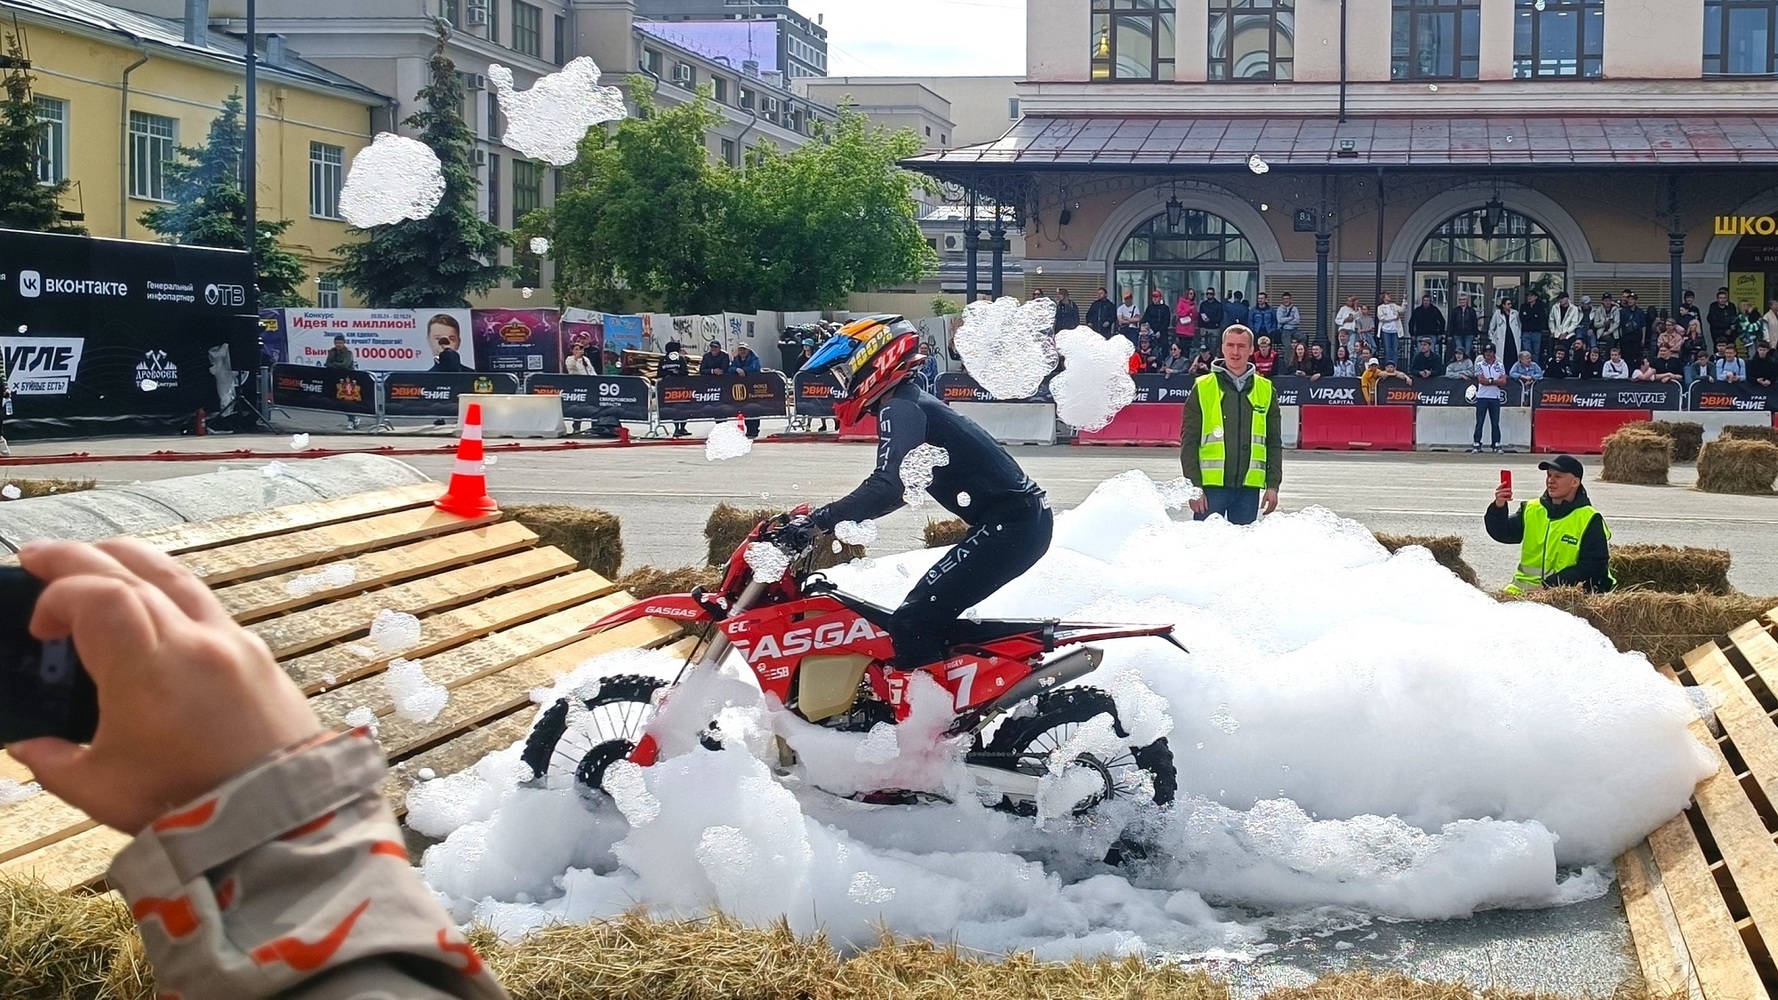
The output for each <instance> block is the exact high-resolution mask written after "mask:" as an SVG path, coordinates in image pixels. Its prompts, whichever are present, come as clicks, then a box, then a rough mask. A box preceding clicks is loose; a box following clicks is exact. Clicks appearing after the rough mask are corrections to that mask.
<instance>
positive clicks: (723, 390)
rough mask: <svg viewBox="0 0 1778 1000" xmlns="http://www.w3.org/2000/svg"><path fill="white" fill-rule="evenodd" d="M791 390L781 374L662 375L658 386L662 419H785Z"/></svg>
mask: <svg viewBox="0 0 1778 1000" xmlns="http://www.w3.org/2000/svg"><path fill="white" fill-rule="evenodd" d="M788 389H789V385H788V384H786V382H785V379H784V375H783V374H782V373H780V372H761V373H760V374H758V375H732V376H708V377H705V376H700V375H690V376H677V375H668V376H662V378H661V379H660V381H659V382H657V383H656V391H657V393H658V395H659V397H660V403H659V409H660V419H661V420H709V419H715V420H733V419H734V418H735V417H737V416H745V417H782V416H784V415H785V412H786V410H785V406H786V399H785V395H786V392H787V391H788Z"/></svg>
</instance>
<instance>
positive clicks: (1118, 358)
mask: <svg viewBox="0 0 1778 1000" xmlns="http://www.w3.org/2000/svg"><path fill="white" fill-rule="evenodd" d="M1056 349H1057V350H1058V351H1060V352H1061V354H1062V357H1063V359H1064V360H1066V362H1067V367H1065V368H1064V369H1063V370H1062V372H1061V374H1059V375H1057V376H1056V377H1055V378H1054V379H1052V380H1051V381H1050V395H1052V396H1054V397H1055V399H1056V416H1057V418H1059V419H1060V420H1061V421H1062V422H1063V423H1066V424H1068V425H1069V426H1072V427H1078V428H1080V429H1081V430H1083V431H1096V430H1103V429H1104V427H1105V425H1106V424H1109V423H1111V420H1112V418H1113V417H1115V416H1117V411H1119V410H1121V409H1123V408H1124V407H1126V406H1129V405H1130V404H1131V403H1134V402H1135V401H1136V380H1135V379H1133V378H1131V377H1130V357H1131V355H1133V354H1135V353H1136V348H1135V347H1134V346H1132V345H1131V344H1130V341H1129V338H1127V337H1101V336H1099V333H1098V331H1096V330H1093V329H1092V328H1091V327H1085V326H1078V327H1075V328H1074V329H1072V330H1063V331H1061V332H1059V333H1057V334H1056Z"/></svg>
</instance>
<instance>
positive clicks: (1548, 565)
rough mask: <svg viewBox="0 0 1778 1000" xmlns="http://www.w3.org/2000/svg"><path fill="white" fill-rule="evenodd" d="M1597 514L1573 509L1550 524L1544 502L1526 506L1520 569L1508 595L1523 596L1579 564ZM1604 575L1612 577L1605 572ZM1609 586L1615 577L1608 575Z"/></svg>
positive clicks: (1608, 528)
mask: <svg viewBox="0 0 1778 1000" xmlns="http://www.w3.org/2000/svg"><path fill="white" fill-rule="evenodd" d="M1598 516H1599V512H1598V511H1596V510H1594V509H1593V508H1592V507H1591V506H1590V505H1589V506H1583V507H1576V508H1574V509H1573V510H1571V511H1569V512H1568V513H1567V514H1566V515H1564V516H1562V517H1560V518H1557V519H1556V520H1554V521H1552V520H1550V512H1549V510H1548V509H1546V508H1545V507H1544V505H1543V498H1542V497H1539V498H1538V499H1536V500H1532V501H1531V502H1529V503H1527V504H1525V514H1524V520H1525V538H1524V540H1523V541H1521V542H1520V543H1519V569H1518V572H1516V573H1514V574H1513V582H1512V583H1510V584H1507V587H1506V592H1507V593H1509V594H1522V593H1524V592H1525V591H1527V590H1536V589H1538V588H1539V587H1542V586H1543V581H1544V578H1545V577H1548V576H1551V575H1552V574H1555V573H1560V572H1562V571H1563V570H1565V569H1569V568H1571V567H1573V566H1574V565H1576V564H1577V563H1579V562H1580V540H1581V539H1582V538H1583V537H1585V535H1586V533H1587V528H1588V526H1590V525H1591V524H1592V523H1593V518H1595V517H1598ZM1605 539H1606V541H1610V540H1611V526H1610V525H1606V526H1605ZM1606 572H1607V575H1611V574H1610V571H1609V570H1607V571H1606ZM1611 582H1612V585H1613V586H1614V587H1615V586H1616V585H1617V577H1616V576H1615V575H1611Z"/></svg>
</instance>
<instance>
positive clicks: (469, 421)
mask: <svg viewBox="0 0 1778 1000" xmlns="http://www.w3.org/2000/svg"><path fill="white" fill-rule="evenodd" d="M432 505H433V506H434V507H437V508H438V509H439V510H442V511H444V512H445V513H447V514H456V515H457V516H459V517H481V516H483V515H485V514H492V513H495V512H496V511H498V510H499V509H500V505H499V504H497V503H495V502H494V498H493V497H491V496H489V495H488V475H487V473H486V472H485V471H484V470H483V467H482V404H480V403H470V404H469V412H467V413H466V414H464V416H463V437H462V438H461V439H460V440H458V442H457V464H456V466H455V467H454V468H453V469H451V485H450V487H449V488H447V489H446V490H445V493H444V496H442V497H439V498H438V499H437V500H435V501H433V503H432Z"/></svg>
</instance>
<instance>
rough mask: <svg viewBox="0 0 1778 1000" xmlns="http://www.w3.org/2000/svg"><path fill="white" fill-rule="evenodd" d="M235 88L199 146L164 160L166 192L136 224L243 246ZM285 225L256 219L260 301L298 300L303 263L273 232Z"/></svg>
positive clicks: (176, 237)
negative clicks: (164, 200) (177, 158)
mask: <svg viewBox="0 0 1778 1000" xmlns="http://www.w3.org/2000/svg"><path fill="white" fill-rule="evenodd" d="M244 106H245V105H244V102H243V101H242V98H241V94H240V91H236V92H234V93H232V94H229V95H228V97H226V98H225V99H223V102H222V113H221V114H219V115H217V116H216V117H215V118H214V119H213V120H211V122H210V133H209V135H208V136H207V137H206V138H205V140H204V145H203V146H201V147H196V148H193V147H186V146H181V147H180V148H179V155H180V156H181V157H183V161H182V162H181V161H175V162H173V163H169V164H167V167H166V175H167V198H168V200H169V201H171V202H172V204H170V205H157V206H155V207H154V208H151V209H149V210H148V211H146V212H143V213H142V219H141V221H142V224H143V225H144V226H147V227H148V228H149V230H151V231H152V232H154V233H155V234H157V235H159V236H162V237H165V238H166V240H167V241H168V242H169V243H184V244H187V245H189V246H200V247H220V248H224V249H230V250H245V249H247V192H246V190H245V189H244V188H243V187H242V186H241V163H242V159H243V148H244V147H243V143H244V141H245V139H246V134H247V130H246V127H245V125H244V122H243V119H244V114H243V109H244ZM289 228H290V220H289V219H278V220H269V219H261V220H258V225H257V226H256V227H255V239H254V248H253V249H254V254H255V256H254V264H255V266H256V267H257V268H258V274H257V275H256V276H255V278H254V281H255V284H256V285H257V286H258V288H259V304H260V305H263V306H303V305H308V300H307V299H306V298H304V297H303V294H302V291H303V286H304V283H305V282H306V281H307V279H308V268H307V267H305V266H304V265H303V262H302V259H301V258H299V257H297V256H296V255H295V254H293V253H291V252H290V251H289V250H286V249H284V247H283V245H282V244H280V243H279V242H278V238H279V237H280V236H283V235H284V231H285V230H287V229H289Z"/></svg>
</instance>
